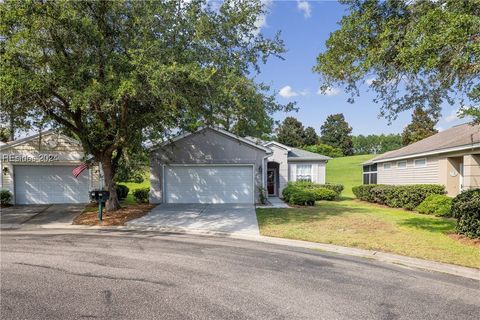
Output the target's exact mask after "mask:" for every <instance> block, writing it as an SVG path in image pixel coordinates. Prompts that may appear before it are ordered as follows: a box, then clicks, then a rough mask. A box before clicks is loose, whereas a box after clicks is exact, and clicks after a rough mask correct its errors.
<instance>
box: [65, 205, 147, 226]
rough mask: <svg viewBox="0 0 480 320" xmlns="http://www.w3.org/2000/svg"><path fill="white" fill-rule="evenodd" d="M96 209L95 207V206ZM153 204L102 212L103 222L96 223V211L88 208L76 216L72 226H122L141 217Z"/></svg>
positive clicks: (129, 206)
mask: <svg viewBox="0 0 480 320" xmlns="http://www.w3.org/2000/svg"><path fill="white" fill-rule="evenodd" d="M95 207H96V206H95ZM153 207H155V205H153V204H146V203H141V204H132V205H128V206H126V207H124V208H121V209H119V210H116V211H107V212H105V211H104V212H103V220H102V221H101V222H100V221H98V217H97V211H92V210H94V208H93V207H92V206H88V207H87V209H86V210H85V211H84V212H82V213H81V214H80V215H78V216H77V217H76V218H75V219H74V220H73V224H81V225H87V226H124V225H125V222H127V221H130V220H133V219H137V218H140V217H143V216H144V215H145V214H147V213H148V212H149V211H150V210H152V208H153Z"/></svg>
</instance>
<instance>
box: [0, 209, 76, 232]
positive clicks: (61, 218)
mask: <svg viewBox="0 0 480 320" xmlns="http://www.w3.org/2000/svg"><path fill="white" fill-rule="evenodd" d="M84 208H85V205H84V204H39V205H16V206H12V207H7V208H2V209H1V214H0V226H1V227H2V228H14V227H19V226H38V225H48V224H58V223H62V224H71V223H72V221H73V219H74V218H75V217H76V216H77V215H79V214H80V213H81V212H82V211H83V209H84Z"/></svg>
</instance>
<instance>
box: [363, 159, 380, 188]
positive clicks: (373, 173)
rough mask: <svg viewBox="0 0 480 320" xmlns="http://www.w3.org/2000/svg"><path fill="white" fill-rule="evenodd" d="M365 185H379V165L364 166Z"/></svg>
mask: <svg viewBox="0 0 480 320" xmlns="http://www.w3.org/2000/svg"><path fill="white" fill-rule="evenodd" d="M363 184H377V164H372V165H367V166H363Z"/></svg>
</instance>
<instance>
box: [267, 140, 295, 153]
mask: <svg viewBox="0 0 480 320" xmlns="http://www.w3.org/2000/svg"><path fill="white" fill-rule="evenodd" d="M272 144H273V145H276V146H277V147H280V148H282V149H285V150H287V151H291V150H292V148H291V147H289V146H286V145H284V144H281V143H280V142H277V141H268V142H266V143H264V144H263V145H264V146H267V147H268V146H270V145H272Z"/></svg>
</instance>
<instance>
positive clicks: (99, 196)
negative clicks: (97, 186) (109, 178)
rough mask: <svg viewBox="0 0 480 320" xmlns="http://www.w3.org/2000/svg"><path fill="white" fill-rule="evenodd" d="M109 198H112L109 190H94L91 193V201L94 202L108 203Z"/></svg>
mask: <svg viewBox="0 0 480 320" xmlns="http://www.w3.org/2000/svg"><path fill="white" fill-rule="evenodd" d="M108 198H110V192H108V191H107V190H92V191H90V200H91V201H92V202H97V203H101V202H107V200H108Z"/></svg>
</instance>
